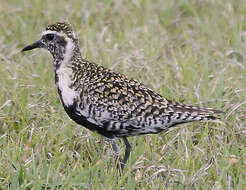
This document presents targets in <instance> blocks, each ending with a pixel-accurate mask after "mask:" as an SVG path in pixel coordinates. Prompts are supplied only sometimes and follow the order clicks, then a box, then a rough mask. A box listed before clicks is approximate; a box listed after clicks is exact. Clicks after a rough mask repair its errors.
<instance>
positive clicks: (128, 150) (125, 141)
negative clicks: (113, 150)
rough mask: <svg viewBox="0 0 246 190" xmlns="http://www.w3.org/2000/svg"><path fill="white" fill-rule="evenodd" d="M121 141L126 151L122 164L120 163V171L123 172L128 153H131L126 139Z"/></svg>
mask: <svg viewBox="0 0 246 190" xmlns="http://www.w3.org/2000/svg"><path fill="white" fill-rule="evenodd" d="M123 140H124V143H125V145H126V151H125V156H124V159H123V162H121V170H123V168H124V166H125V164H126V161H127V160H128V158H129V156H130V152H131V148H132V147H131V145H130V143H129V142H128V140H127V138H126V137H123Z"/></svg>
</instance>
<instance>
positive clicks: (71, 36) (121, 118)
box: [22, 22, 223, 170]
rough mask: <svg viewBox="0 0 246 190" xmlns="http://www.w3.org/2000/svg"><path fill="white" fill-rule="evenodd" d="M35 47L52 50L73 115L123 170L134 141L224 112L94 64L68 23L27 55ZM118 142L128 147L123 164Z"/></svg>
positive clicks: (57, 25) (68, 110)
mask: <svg viewBox="0 0 246 190" xmlns="http://www.w3.org/2000/svg"><path fill="white" fill-rule="evenodd" d="M35 48H43V49H46V50H48V51H49V52H50V53H51V55H52V56H53V68H54V74H55V84H56V86H57V89H58V94H59V97H60V100H61V103H62V105H63V107H64V109H65V112H66V113H67V115H68V116H69V117H70V118H71V119H72V120H73V121H75V122H76V123H77V124H79V125H81V126H83V127H85V128H87V129H89V130H90V131H93V132H96V133H98V134H100V135H102V136H104V137H106V138H107V139H108V140H109V142H110V143H111V146H112V149H113V151H114V152H115V153H116V155H117V158H118V161H119V162H118V163H119V167H120V168H121V170H123V168H124V166H125V165H126V162H127V160H128V158H129V156H130V152H131V149H132V148H131V145H130V143H129V141H128V139H127V138H128V137H130V136H137V135H145V134H157V133H160V132H162V131H167V130H168V129H170V128H172V127H174V126H177V125H179V124H183V123H188V122H193V121H205V122H207V121H213V120H218V119H220V118H219V117H218V115H219V114H221V113H223V111H220V110H215V109H212V108H201V107H196V106H192V105H186V104H183V103H178V102H175V101H172V100H169V99H167V98H165V97H163V96H162V95H160V94H158V93H157V92H155V91H153V90H152V89H150V88H148V87H146V86H145V85H144V84H143V83H141V82H139V81H138V80H136V79H134V78H128V77H127V76H126V75H124V74H120V73H117V72H115V71H113V70H111V69H109V68H106V67H104V66H102V65H99V64H97V63H95V62H91V61H88V60H87V59H85V58H83V57H82V55H81V52H80V48H79V42H78V38H77V37H76V35H75V33H74V31H73V28H72V26H71V25H70V24H69V23H68V22H57V23H55V24H50V25H48V26H47V27H46V28H45V30H44V31H43V33H42V37H41V39H39V40H38V41H36V42H34V43H32V44H31V45H28V46H26V47H24V48H23V49H22V52H25V51H29V50H32V49H35ZM117 138H120V139H123V141H124V143H125V147H126V148H125V154H124V157H123V159H122V158H121V157H120V156H119V151H118V147H117V144H116V139H117Z"/></svg>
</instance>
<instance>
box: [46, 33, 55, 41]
mask: <svg viewBox="0 0 246 190" xmlns="http://www.w3.org/2000/svg"><path fill="white" fill-rule="evenodd" d="M54 36H55V35H54V34H46V35H45V38H46V39H47V40H49V41H51V40H53V39H54Z"/></svg>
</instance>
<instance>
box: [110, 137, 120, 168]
mask: <svg viewBox="0 0 246 190" xmlns="http://www.w3.org/2000/svg"><path fill="white" fill-rule="evenodd" d="M109 142H110V143H111V145H112V148H113V150H114V152H115V154H116V156H117V161H118V160H119V162H120V164H121V163H122V160H121V158H120V156H119V150H118V147H117V144H116V142H115V139H110V140H109ZM117 163H118V162H117ZM118 167H119V165H118Z"/></svg>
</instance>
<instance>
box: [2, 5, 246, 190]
mask: <svg viewBox="0 0 246 190" xmlns="http://www.w3.org/2000/svg"><path fill="white" fill-rule="evenodd" d="M0 12H1V14H0V20H1V22H0V189H112V190H113V189H151V190H152V189H212V190H215V189H216V190H217V189H245V187H246V146H245V145H246V128H245V127H246V99H245V97H246V75H245V73H246V65H245V63H246V61H245V59H246V57H245V55H246V16H245V15H246V2H245V1H244V0H237V1H234V0H227V1H226V0H218V1H212V0H206V1H200V0H198V1H191V0H190V1H188V0H175V1H174V0H166V1H162V0H156V1H154V0H152V1H143V0H139V1H112V0H109V1H108V0H103V1H100V2H99V1H98V2H97V1H96V0H90V1H89V0H88V1H80V0H72V1H58V2H56V3H54V2H53V1H43V0H26V1H24V0H22V1H18V0H9V1H1V6H0ZM61 20H67V21H69V22H70V23H71V24H72V25H73V27H74V29H75V31H76V33H77V35H78V38H79V40H80V46H81V51H82V54H83V56H84V57H86V58H87V59H88V60H91V61H95V62H98V63H99V64H102V65H104V66H106V67H109V68H112V69H113V70H115V71H117V72H121V73H125V74H126V75H128V76H129V77H134V78H136V79H138V80H139V81H141V82H143V83H144V84H146V85H147V86H148V87H150V88H152V89H154V90H155V91H157V92H159V93H160V94H162V95H163V96H165V97H168V98H169V99H172V100H175V101H180V102H184V103H188V104H194V105H200V106H209V107H213V108H216V109H222V110H224V111H225V112H226V114H225V116H223V117H222V121H223V122H224V124H218V123H192V124H187V125H185V126H184V125H183V126H181V127H179V128H175V129H172V130H170V131H169V132H168V133H162V134H158V135H146V136H140V137H132V138H129V140H130V143H131V144H132V148H133V151H132V153H131V156H130V160H129V162H128V163H127V166H126V168H125V170H124V173H123V175H122V176H121V177H120V176H119V174H118V172H117V169H116V164H115V162H114V157H113V152H112V149H111V147H110V144H109V143H108V142H107V140H106V139H104V138H103V137H101V136H99V135H97V134H94V133H91V132H90V131H88V130H86V129H85V128H83V127H81V126H78V125H76V124H75V123H74V122H73V121H71V120H70V119H69V118H68V116H67V115H66V113H65V111H64V110H63V108H62V105H61V103H60V100H59V99H58V93H57V91H56V87H55V84H54V74H53V67H52V57H51V56H50V55H49V54H48V52H45V51H43V50H35V51H32V52H30V53H25V54H21V53H20V52H19V51H20V49H22V48H23V47H24V46H25V45H28V44H30V43H32V42H34V41H35V40H37V39H39V38H40V35H41V32H42V30H43V29H44V28H45V26H46V25H47V24H51V23H54V22H56V21H61ZM119 145H120V147H121V150H122V153H123V151H124V146H123V143H122V142H121V143H120V142H119Z"/></svg>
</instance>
